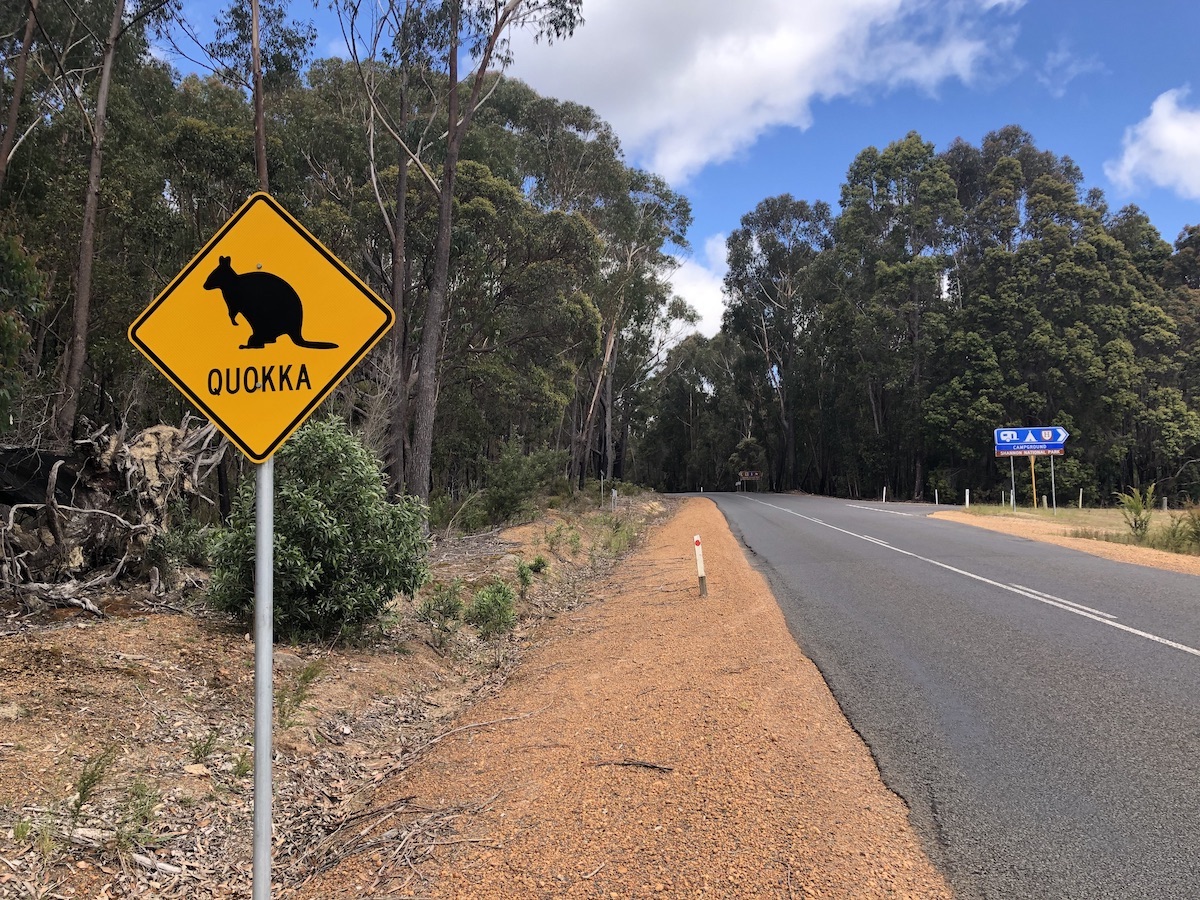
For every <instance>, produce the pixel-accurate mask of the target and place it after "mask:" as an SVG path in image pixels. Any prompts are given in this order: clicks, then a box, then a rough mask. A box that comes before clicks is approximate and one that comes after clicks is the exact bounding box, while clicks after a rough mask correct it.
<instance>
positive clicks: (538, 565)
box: [529, 553, 550, 575]
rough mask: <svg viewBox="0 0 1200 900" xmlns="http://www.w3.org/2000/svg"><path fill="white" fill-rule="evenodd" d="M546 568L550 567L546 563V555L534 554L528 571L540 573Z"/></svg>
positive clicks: (535, 573)
mask: <svg viewBox="0 0 1200 900" xmlns="http://www.w3.org/2000/svg"><path fill="white" fill-rule="evenodd" d="M548 568H550V563H548V562H547V561H546V557H544V556H542V555H541V554H540V553H539V554H538V555H537V556H535V557H534V558H533V562H531V563H530V564H529V571H531V572H532V573H533V574H534V575H541V574H542V573H543V572H545V571H546V570H547V569H548Z"/></svg>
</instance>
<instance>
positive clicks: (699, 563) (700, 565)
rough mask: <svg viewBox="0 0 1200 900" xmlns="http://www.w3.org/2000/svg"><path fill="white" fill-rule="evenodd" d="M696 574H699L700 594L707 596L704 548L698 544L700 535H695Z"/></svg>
mask: <svg viewBox="0 0 1200 900" xmlns="http://www.w3.org/2000/svg"><path fill="white" fill-rule="evenodd" d="M696 574H697V575H699V576H700V596H701V597H707V596H708V579H706V578H705V577H704V548H703V547H701V546H700V535H696Z"/></svg>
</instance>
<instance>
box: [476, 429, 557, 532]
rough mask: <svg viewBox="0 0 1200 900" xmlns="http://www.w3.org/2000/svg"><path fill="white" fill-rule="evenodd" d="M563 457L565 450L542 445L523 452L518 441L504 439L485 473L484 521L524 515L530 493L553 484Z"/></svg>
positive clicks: (532, 493) (507, 519)
mask: <svg viewBox="0 0 1200 900" xmlns="http://www.w3.org/2000/svg"><path fill="white" fill-rule="evenodd" d="M566 460H567V453H566V451H558V450H550V449H547V448H542V449H540V450H534V451H532V452H530V453H528V454H525V453H522V452H521V445H520V441H519V440H512V441H509V442H507V443H506V444H505V445H504V446H503V447H502V448H501V449H500V457H499V458H498V459H496V460H495V461H493V462H491V463H489V464H488V467H487V470H486V472H485V477H486V481H487V490H486V491H485V492H484V497H483V508H484V510H485V511H486V513H487V518H488V521H489V522H490V523H491V524H493V525H500V524H503V523H504V522H510V521H512V520H514V519H517V518H519V517H521V516H523V515H527V514H528V513H529V512H530V510H531V508H532V500H533V498H534V496H535V495H536V494H537V493H538V491H539V490H541V489H546V488H549V487H550V486H551V485H552V484H554V483H555V481H556V477H557V476H558V473H559V471H560V470H561V469H562V468H563V466H565V465H566Z"/></svg>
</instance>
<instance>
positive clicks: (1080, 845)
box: [705, 494, 1200, 900]
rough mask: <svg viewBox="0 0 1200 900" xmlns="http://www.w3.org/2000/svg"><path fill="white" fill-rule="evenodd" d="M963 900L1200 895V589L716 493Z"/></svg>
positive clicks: (931, 526)
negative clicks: (975, 899)
mask: <svg viewBox="0 0 1200 900" xmlns="http://www.w3.org/2000/svg"><path fill="white" fill-rule="evenodd" d="M705 496H706V497H709V498H710V499H712V500H714V501H716V503H717V504H718V505H719V507H720V508H721V510H722V512H723V513H724V514H725V517H726V519H727V520H728V521H729V523H730V525H731V526H732V528H733V529H734V531H735V533H737V534H738V535H739V536H740V537H741V539H742V541H743V542H744V544H745V545H746V546H747V547H748V548H749V549H750V550H751V551H752V553H753V558H754V559H755V560H756V561H757V563H758V564H759V566H760V568H761V569H762V570H763V571H764V572H765V573H766V574H767V576H768V577H769V578H770V580H771V582H772V586H773V588H774V590H775V594H776V597H777V598H778V600H779V603H780V606H781V607H782V609H783V612H784V614H785V616H786V617H787V621H788V624H789V627H790V628H791V630H792V633H793V635H795V637H796V640H797V641H798V642H799V644H800V646H801V648H802V649H803V650H804V652H805V653H806V654H807V655H808V656H809V658H810V659H812V660H813V661H814V662H815V663H816V664H817V666H818V667H819V668H820V669H821V671H822V673H823V674H824V676H825V678H826V680H827V681H828V683H829V686H830V688H831V689H832V690H833V693H834V695H835V696H836V697H837V699H838V701H839V702H840V703H841V706H842V709H843V710H844V711H845V713H846V715H847V717H848V718H849V720H850V722H851V724H852V725H853V727H854V728H855V729H856V730H857V731H858V732H859V734H861V735H862V737H863V738H864V740H865V741H866V742H867V744H868V745H869V746H870V748H871V750H872V752H873V753H874V755H875V758H876V760H877V761H878V763H879V767H880V771H881V773H882V775H883V778H884V780H885V781H886V783H887V784H888V785H889V787H891V788H892V789H893V790H894V791H896V792H897V793H898V794H899V795H900V796H901V797H903V798H904V799H905V800H906V801H907V802H908V804H909V806H910V807H911V809H912V818H913V822H914V824H915V825H916V827H917V828H918V830H919V831H920V832H921V834H922V836H923V838H924V839H925V841H926V845H927V847H928V849H929V851H930V853H931V855H932V856H933V858H934V860H935V861H936V862H937V863H938V864H939V865H940V866H941V867H942V868H943V871H944V872H945V873H946V874H947V876H948V878H949V879H950V881H951V883H952V884H953V886H954V888H955V890H956V891H957V892H958V894H959V895H960V896H961V897H963V898H976V897H983V898H997V900H998V898H1006V900H1009V898H1013V900H1015V898H1038V900H1054V898H1064V900H1065V898H1104V900H1134V898H1187V900H1191V898H1200V777H1197V776H1198V775H1200V772H1198V771H1197V770H1198V768H1200V579H1197V578H1195V577H1193V576H1188V575H1178V574H1174V573H1170V572H1161V571H1157V570H1154V569H1148V568H1145V567H1141V566H1132V565H1126V564H1122V563H1115V562H1109V561H1107V560H1103V559H1099V558H1097V557H1093V556H1089V555H1087V554H1083V553H1078V552H1075V551H1071V550H1067V549H1064V548H1061V547H1057V546H1054V545H1051V544H1044V543H1039V542H1035V541H1029V540H1025V539H1022V538H1015V537H1009V536H1007V535H1002V534H998V533H995V532H990V531H985V530H983V529H976V528H971V527H969V526H964V525H959V524H956V523H951V522H942V521H938V520H936V519H930V518H927V515H928V513H929V512H931V511H932V508H930V507H920V506H913V505H908V504H887V505H884V504H880V503H871V502H857V501H842V500H833V499H827V498H815V497H800V496H790V495H774V494H759V495H755V494H705Z"/></svg>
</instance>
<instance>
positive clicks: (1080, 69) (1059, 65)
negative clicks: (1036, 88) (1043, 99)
mask: <svg viewBox="0 0 1200 900" xmlns="http://www.w3.org/2000/svg"><path fill="white" fill-rule="evenodd" d="M1103 71H1104V65H1103V64H1102V63H1101V62H1100V61H1099V60H1097V59H1083V58H1081V57H1078V56H1076V55H1075V53H1074V51H1072V50H1071V47H1070V44H1069V43H1068V42H1067V41H1065V40H1063V41H1059V44H1058V47H1057V48H1055V49H1054V50H1052V51H1051V52H1050V53H1047V54H1046V62H1045V64H1044V65H1043V66H1042V71H1041V72H1039V73H1038V74H1037V80H1038V81H1039V82H1040V83H1041V84H1042V85H1043V86H1044V87H1045V88H1046V90H1048V91H1049V92H1050V96H1051V97H1054V98H1056V99H1058V98H1062V97H1064V96H1066V93H1067V87H1068V85H1070V83H1071V82H1072V81H1074V80H1075V79H1076V78H1079V77H1080V76H1082V75H1088V74H1091V73H1092V72H1103Z"/></svg>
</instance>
